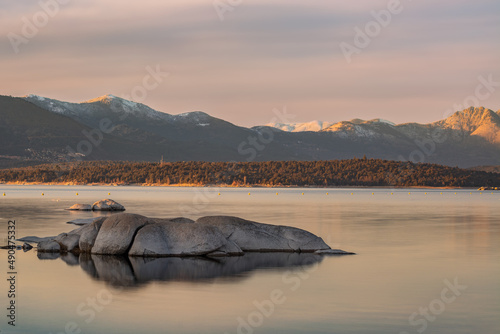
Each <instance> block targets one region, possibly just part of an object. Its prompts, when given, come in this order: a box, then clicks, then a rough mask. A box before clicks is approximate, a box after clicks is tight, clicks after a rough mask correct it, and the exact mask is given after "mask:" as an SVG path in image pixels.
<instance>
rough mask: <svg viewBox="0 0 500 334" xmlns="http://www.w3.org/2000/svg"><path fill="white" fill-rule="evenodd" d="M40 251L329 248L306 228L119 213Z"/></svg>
mask: <svg viewBox="0 0 500 334" xmlns="http://www.w3.org/2000/svg"><path fill="white" fill-rule="evenodd" d="M38 251H39V252H73V253H91V254H101V255H129V256H141V257H164V256H205V255H206V256H232V255H242V254H243V253H244V252H321V253H334V254H348V253H347V252H344V251H341V250H332V249H331V248H330V247H329V246H328V245H327V244H326V243H325V242H324V241H323V239H321V238H320V237H318V236H316V235H314V234H312V233H310V232H307V231H305V230H302V229H299V228H295V227H289V226H277V225H269V224H262V223H257V222H252V221H248V220H244V219H241V218H237V217H228V216H213V217H202V218H200V219H198V220H197V221H196V222H195V221H193V220H190V219H187V218H174V219H160V218H148V217H145V216H141V215H137V214H127V213H119V214H114V215H111V216H109V217H101V218H99V219H97V220H94V221H93V222H92V223H90V224H86V225H84V226H81V227H79V228H77V229H75V230H73V231H71V232H69V233H62V234H60V235H58V236H57V237H55V238H50V239H48V240H44V241H41V242H40V243H39V244H38Z"/></svg>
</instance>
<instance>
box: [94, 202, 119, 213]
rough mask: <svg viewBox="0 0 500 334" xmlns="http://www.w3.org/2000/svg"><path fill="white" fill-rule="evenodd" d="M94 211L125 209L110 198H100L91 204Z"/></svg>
mask: <svg viewBox="0 0 500 334" xmlns="http://www.w3.org/2000/svg"><path fill="white" fill-rule="evenodd" d="M92 210H94V211H125V207H124V206H123V205H121V204H120V203H117V202H115V201H113V200H112V199H102V200H100V201H97V202H95V203H94V204H92Z"/></svg>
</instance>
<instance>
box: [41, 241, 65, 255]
mask: <svg viewBox="0 0 500 334" xmlns="http://www.w3.org/2000/svg"><path fill="white" fill-rule="evenodd" d="M37 250H38V251H39V252H41V253H60V252H61V246H60V245H59V244H58V243H57V242H56V241H54V240H48V241H42V242H39V243H38V246H37Z"/></svg>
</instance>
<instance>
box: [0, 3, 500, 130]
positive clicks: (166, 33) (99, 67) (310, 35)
mask: <svg viewBox="0 0 500 334" xmlns="http://www.w3.org/2000/svg"><path fill="white" fill-rule="evenodd" d="M45 1H51V0H45ZM387 3H388V2H387V1H378V0H377V1H371V0H370V1H368V0H366V1H365V0H363V1H356V2H344V1H329V2H320V1H316V2H312V3H307V4H306V3H304V2H300V1H273V3H272V4H269V2H265V1H260V0H259V1H251V2H250V1H243V2H242V3H241V5H239V6H237V7H234V10H233V11H231V12H227V13H226V15H225V19H224V21H220V20H219V17H218V15H217V13H216V11H215V10H214V8H213V5H212V2H211V1H201V0H195V1H168V2H167V1H160V0H158V1H156V0H154V1H153V0H145V1H141V2H133V3H123V2H118V1H114V0H113V1H111V0H108V1H102V0H101V1H97V0H87V1H70V2H69V3H68V4H67V5H64V6H61V9H60V12H59V13H58V14H57V15H55V16H54V17H53V18H51V19H50V21H49V22H48V24H47V25H46V26H44V27H41V28H40V29H39V32H38V34H37V35H36V36H35V37H34V38H32V39H30V40H29V43H27V44H26V45H24V44H23V45H21V46H20V52H19V53H18V54H15V53H14V52H13V51H12V48H11V46H10V45H9V41H8V39H7V38H6V37H5V38H3V39H2V42H1V44H0V57H1V59H2V62H1V63H0V71H1V73H2V81H1V83H0V90H1V93H2V94H12V95H24V94H27V93H37V94H41V95H46V96H51V97H54V98H59V99H63V100H72V101H84V100H88V99H90V98H93V97H96V96H99V95H103V94H106V93H114V94H116V95H119V94H120V93H128V92H130V90H131V89H132V88H133V87H134V86H136V85H138V84H140V83H141V80H142V78H143V77H144V75H145V67H146V66H148V65H150V66H154V65H155V64H160V65H161V66H162V68H164V69H165V70H168V71H169V72H170V73H171V76H170V77H169V78H168V80H166V81H165V82H164V83H163V84H162V85H161V86H160V87H159V88H157V89H156V90H154V91H151V92H150V93H149V94H148V98H147V100H146V101H145V103H146V104H151V106H152V107H155V108H157V109H159V110H162V111H165V112H169V113H180V112H184V111H190V110H204V111H206V112H209V113H211V114H213V115H214V116H217V117H221V118H225V119H229V120H231V121H233V122H235V123H237V124H244V125H256V124H263V123H266V122H267V121H268V120H269V119H270V118H271V117H272V109H273V108H275V107H280V106H283V105H288V106H289V108H290V109H293V110H294V113H296V114H297V117H299V118H301V120H304V121H306V120H310V119H312V118H315V119H323V120H331V121H334V120H342V119H350V118H354V117H364V118H375V117H382V118H386V119H391V120H394V121H398V122H400V121H420V122H426V121H433V120H437V119H439V118H440V116H441V110H443V109H445V108H448V107H449V106H451V104H452V103H453V101H457V100H458V101H460V100H463V98H464V97H465V96H467V95H469V94H470V93H471V91H473V89H474V88H475V85H476V80H477V76H478V75H485V74H488V73H493V74H494V75H495V77H496V78H498V80H500V71H499V69H498V65H497V63H498V61H497V60H498V58H499V55H500V46H499V45H498V43H496V39H497V31H498V28H499V25H500V24H499V23H498V20H497V18H496V17H495V16H494V14H495V13H497V12H498V9H500V4H497V2H495V1H486V0H485V1H475V2H470V1H464V0H459V1H453V2H452V1H449V0H447V1H440V2H432V1H429V0H426V1H418V2H417V1H413V2H410V1H403V0H402V1H401V4H402V6H403V11H402V12H401V13H400V14H397V15H395V16H393V17H392V19H391V23H390V25H388V26H387V27H385V28H383V29H382V30H381V33H380V34H379V35H378V36H376V37H374V38H373V40H372V41H371V43H370V45H369V46H368V47H367V48H364V49H363V50H361V52H360V54H355V55H353V62H352V63H351V64H348V63H347V62H346V60H345V58H344V56H343V54H342V52H341V50H340V48H339V43H341V42H343V41H344V42H347V43H353V38H354V36H355V31H354V28H355V27H359V28H360V29H363V28H364V26H365V24H366V23H367V22H369V21H370V20H373V16H372V14H371V11H380V10H383V9H384V8H386V7H387ZM2 6H3V3H2ZM2 8H3V9H4V11H3V13H4V14H3V16H2V17H1V18H2V22H3V24H2V27H1V28H0V36H7V34H8V33H9V32H16V33H20V31H21V28H22V24H23V22H22V17H26V18H28V19H30V18H32V17H33V15H34V14H35V13H36V12H37V11H39V10H40V5H39V4H38V2H37V1H26V2H24V1H23V2H22V5H21V4H19V2H5V6H4V7H2ZM496 96H499V94H497V95H496ZM484 103H485V104H487V105H486V106H487V107H491V108H494V109H498V106H499V105H500V98H496V97H493V98H491V99H490V100H488V101H484Z"/></svg>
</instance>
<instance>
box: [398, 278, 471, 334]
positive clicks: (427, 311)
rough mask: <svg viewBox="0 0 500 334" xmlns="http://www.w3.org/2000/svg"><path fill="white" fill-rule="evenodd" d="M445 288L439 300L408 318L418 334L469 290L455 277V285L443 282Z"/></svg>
mask: <svg viewBox="0 0 500 334" xmlns="http://www.w3.org/2000/svg"><path fill="white" fill-rule="evenodd" d="M443 283H444V285H445V287H444V288H443V289H442V290H441V294H440V295H439V298H435V299H433V300H431V301H430V303H429V305H427V306H426V307H420V308H419V309H418V311H416V312H413V313H412V314H410V316H409V317H408V323H409V324H410V326H412V327H417V328H415V330H416V332H417V333H423V332H424V331H425V330H426V329H427V327H428V326H429V323H430V322H433V321H435V320H436V319H437V316H439V315H440V314H442V313H443V312H444V311H445V310H446V306H447V305H449V304H451V303H453V302H455V301H456V299H457V297H459V296H461V295H462V292H463V291H465V290H466V289H467V285H460V284H459V283H458V278H457V277H455V279H454V280H453V283H452V282H450V281H449V280H447V279H445V280H443ZM399 334H410V333H409V332H406V331H401V332H399Z"/></svg>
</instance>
